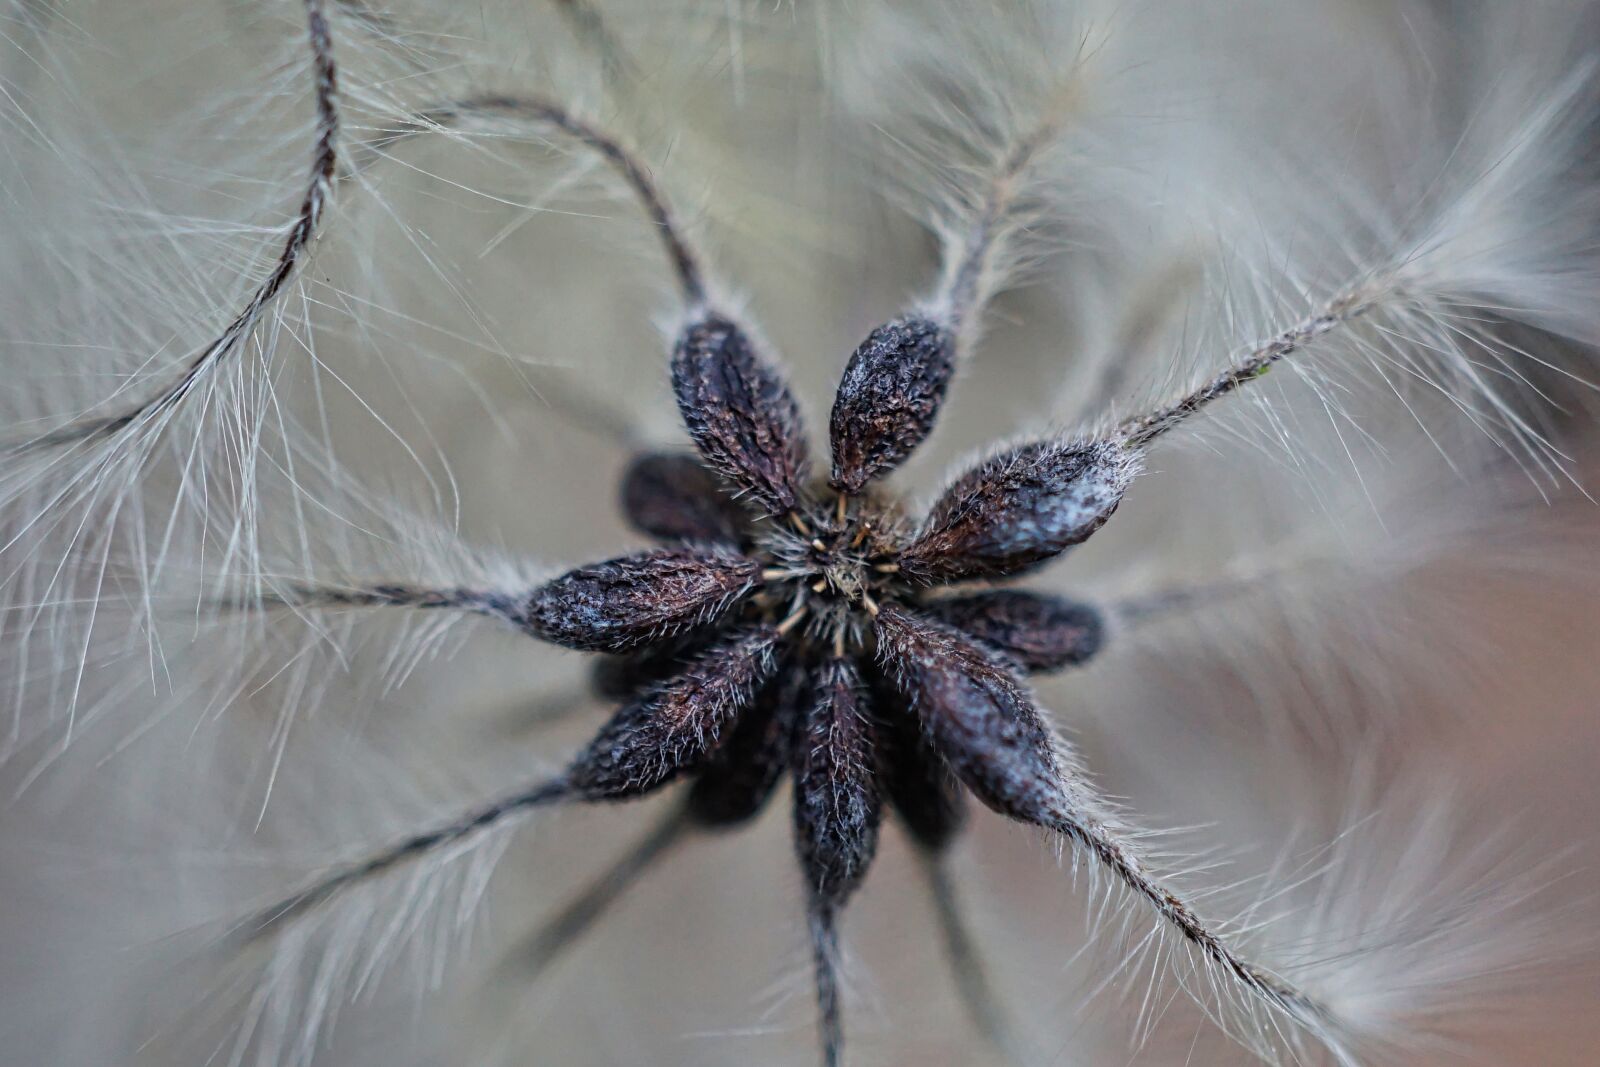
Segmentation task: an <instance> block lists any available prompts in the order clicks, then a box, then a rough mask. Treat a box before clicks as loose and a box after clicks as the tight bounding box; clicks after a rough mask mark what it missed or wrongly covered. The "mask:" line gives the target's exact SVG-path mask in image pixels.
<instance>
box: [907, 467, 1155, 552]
mask: <svg viewBox="0 0 1600 1067" xmlns="http://www.w3.org/2000/svg"><path fill="white" fill-rule="evenodd" d="M1137 473H1138V456H1137V454H1136V453H1132V452H1129V451H1127V450H1126V449H1124V448H1122V447H1121V446H1120V445H1116V444H1111V443H1108V442H1094V443H1087V444H1085V443H1080V442H1067V441H1060V440H1049V441H1035V442H1033V443H1031V444H1026V445H1020V446H1018V447H1016V448H1013V449H1009V450H1007V451H1005V452H1002V453H1001V454H1000V455H998V456H995V457H994V458H992V459H989V460H987V461H985V462H984V463H981V464H979V465H978V466H977V467H975V468H973V469H972V470H970V471H968V472H967V473H966V474H964V475H962V476H961V477H960V478H958V479H957V480H956V482H955V484H954V485H952V486H951V487H950V488H949V489H947V490H945V492H944V495H943V496H941V497H940V498H939V501H938V503H936V504H934V506H933V510H932V511H931V512H929V514H928V518H927V520H926V521H925V522H924V523H923V525H922V529H921V530H920V531H919V532H918V534H917V537H916V539H915V540H914V541H912V543H911V545H910V546H909V547H907V548H906V550H905V551H904V552H903V553H902V554H901V557H900V566H901V568H902V570H904V571H905V573H906V574H907V575H908V576H910V577H912V578H915V579H918V580H921V581H927V582H958V581H965V580H967V579H970V578H1000V577H1004V576H1005V575H1008V574H1016V573H1018V572H1019V571H1024V570H1027V569H1028V568H1029V567H1032V566H1035V565H1037V564H1039V563H1043V562H1044V561H1045V560H1048V559H1050V558H1052V557H1054V556H1056V555H1059V554H1060V553H1061V552H1063V551H1064V550H1066V549H1067V548H1069V547H1071V546H1072V545H1075V544H1078V543H1079V542H1080V541H1084V540H1086V539H1087V538H1088V537H1089V535H1090V534H1092V533H1094V532H1095V531H1096V530H1098V529H1099V528H1100V527H1101V525H1102V524H1103V523H1104V522H1105V521H1106V520H1107V519H1109V518H1110V517H1111V513H1112V512H1114V511H1116V510H1117V505H1118V504H1119V503H1121V502H1122V494H1123V493H1125V492H1127V489H1128V484H1129V483H1130V482H1132V481H1133V478H1134V475H1135V474H1137Z"/></svg>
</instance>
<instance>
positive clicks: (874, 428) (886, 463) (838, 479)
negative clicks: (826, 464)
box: [828, 316, 955, 493]
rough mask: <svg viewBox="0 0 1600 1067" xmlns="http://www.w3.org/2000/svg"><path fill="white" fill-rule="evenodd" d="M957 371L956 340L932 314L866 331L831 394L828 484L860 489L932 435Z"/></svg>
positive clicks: (846, 488)
mask: <svg viewBox="0 0 1600 1067" xmlns="http://www.w3.org/2000/svg"><path fill="white" fill-rule="evenodd" d="M954 371H955V343H954V341H953V339H952V338H951V337H950V335H949V334H948V333H947V332H946V331H945V329H944V328H943V327H942V326H940V325H939V324H938V323H936V322H934V321H933V320H931V319H926V318H922V317H920V316H912V317H909V318H904V319H895V320H894V321H892V322H886V323H884V324H883V325H882V326H879V327H878V328H877V329H875V330H873V331H872V332H871V333H870V334H868V335H867V339H866V340H865V341H863V342H861V345H860V347H858V348H857V349H856V350H855V354H854V355H852V356H851V357H850V362H849V363H848V364H846V366H845V369H844V376H843V377H842V378H840V380H839V392H838V393H837V394H836V395H835V396H834V400H833V415H832V417H831V418H830V419H829V423H828V431H829V436H830V438H831V440H832V445H833V476H832V477H831V478H830V479H829V484H830V485H832V486H833V487H834V488H835V489H838V490H842V491H843V492H846V493H858V492H860V491H861V488H862V486H864V485H866V484H867V483H868V482H869V481H871V480H872V479H874V478H877V477H880V476H882V475H884V474H888V473H889V472H890V471H892V470H894V469H895V468H896V467H898V466H899V465H900V464H901V463H902V462H903V461H904V460H905V458H906V457H907V456H909V455H910V454H911V453H912V451H913V450H914V449H915V448H916V447H917V446H918V445H920V444H921V443H922V442H923V440H924V439H925V438H926V437H927V436H928V434H929V433H931V432H932V430H933V422H934V419H935V418H937V417H938V414H939V406H940V405H941V404H942V403H943V402H944V394H945V390H946V389H947V388H948V387H949V385H950V376H951V374H952V373H954Z"/></svg>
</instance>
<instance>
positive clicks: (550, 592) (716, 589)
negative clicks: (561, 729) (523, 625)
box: [526, 549, 761, 652]
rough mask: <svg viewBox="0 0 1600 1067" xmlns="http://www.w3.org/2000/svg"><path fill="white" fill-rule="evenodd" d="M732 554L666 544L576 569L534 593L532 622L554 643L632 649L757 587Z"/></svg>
mask: <svg viewBox="0 0 1600 1067" xmlns="http://www.w3.org/2000/svg"><path fill="white" fill-rule="evenodd" d="M760 569H761V568H760V564H758V563H755V562H753V561H751V560H748V559H745V558H744V557H742V556H737V555H734V554H733V553H730V552H714V551H704V552H697V551H693V550H690V549H661V550H658V551H655V552H645V553H641V554H640V555H637V556H621V557H618V558H617V559H609V560H606V561H605V562H603V563H592V564H590V565H589V566H587V567H579V568H577V569H576V570H571V571H568V572H567V573H566V574H563V575H562V576H561V577H559V578H556V579H554V580H553V581H550V582H547V583H545V584H544V585H542V586H540V587H539V589H538V590H536V591H535V592H534V594H533V596H532V597H531V598H529V601H528V606H527V615H526V618H527V627H528V629H529V630H530V631H531V632H532V633H533V634H534V635H535V636H537V637H539V638H541V639H543V640H545V641H549V642H551V643H552V644H557V645H564V646H565V647H567V648H576V649H581V650H582V651H585V652H627V651H629V650H630V649H635V648H639V647H640V646H642V645H647V644H651V643H653V642H656V641H660V640H661V639H663V638H664V637H669V636H671V635H672V634H675V633H679V632H681V631H683V630H687V629H691V628H693V627H695V626H700V625H702V624H704V623H707V622H710V621H711V620H712V619H714V618H716V617H717V616H719V615H721V614H722V613H723V612H724V611H726V610H728V608H730V607H732V606H733V605H734V604H735V603H736V602H737V601H738V600H739V598H740V597H742V596H744V594H746V593H747V592H749V591H750V589H751V588H752V587H753V586H754V585H755V581H756V575H757V573H758V572H759V571H760Z"/></svg>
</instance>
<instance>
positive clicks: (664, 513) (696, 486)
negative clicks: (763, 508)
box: [622, 452, 745, 545]
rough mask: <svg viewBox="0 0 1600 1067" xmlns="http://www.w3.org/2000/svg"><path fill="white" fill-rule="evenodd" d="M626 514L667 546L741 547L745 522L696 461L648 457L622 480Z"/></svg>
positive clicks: (673, 455)
mask: <svg viewBox="0 0 1600 1067" xmlns="http://www.w3.org/2000/svg"><path fill="white" fill-rule="evenodd" d="M622 513H623V515H625V516H626V517H627V519H628V522H629V523H630V524H631V525H632V526H633V528H634V529H636V530H638V531H639V532H640V533H643V534H647V535H648V536H650V537H654V538H657V539H659V540H662V541H703V542H709V543H713V544H723V545H737V544H739V543H740V541H741V540H742V539H743V535H744V531H745V516H744V513H743V512H742V511H741V510H740V509H739V507H738V505H737V504H735V503H734V502H733V501H732V500H730V499H729V498H728V494H727V491H726V490H724V489H723V487H722V484H721V483H720V482H719V481H718V480H717V477H716V475H714V474H712V473H711V472H710V471H708V470H706V469H705V467H704V466H702V465H701V463H700V461H699V460H698V459H696V458H695V457H693V456H687V455H684V454H682V453H680V452H645V453H643V454H641V455H638V456H635V457H634V458H633V461H632V462H630V463H629V464H628V469H627V470H626V471H625V472H624V473H623V476H622Z"/></svg>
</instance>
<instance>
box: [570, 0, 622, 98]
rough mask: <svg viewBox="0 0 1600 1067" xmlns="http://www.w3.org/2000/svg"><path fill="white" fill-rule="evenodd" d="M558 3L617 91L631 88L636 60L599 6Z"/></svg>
mask: <svg viewBox="0 0 1600 1067" xmlns="http://www.w3.org/2000/svg"><path fill="white" fill-rule="evenodd" d="M554 3H555V6H556V10H557V11H559V12H560V13H561V15H562V17H563V18H565V19H566V20H567V21H568V22H569V23H570V24H571V25H572V30H573V35H574V36H576V37H577V38H578V39H579V40H580V41H582V42H583V43H584V44H585V45H587V46H588V47H589V48H590V49H592V50H593V51H594V52H595V54H596V55H598V56H599V57H600V67H601V69H602V70H603V71H604V72H605V76H606V80H607V82H609V83H610V84H611V85H612V86H613V87H614V88H617V89H623V90H627V89H631V88H632V85H633V77H634V76H633V61H632V59H631V58H630V57H629V55H628V51H627V49H626V48H624V47H623V45H622V42H621V41H620V40H618V39H617V35H616V34H615V33H613V32H612V30H611V27H610V25H609V24H608V23H607V22H606V18H605V15H604V14H602V13H601V11H600V8H599V6H598V5H597V4H594V3H591V2H590V0H554Z"/></svg>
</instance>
